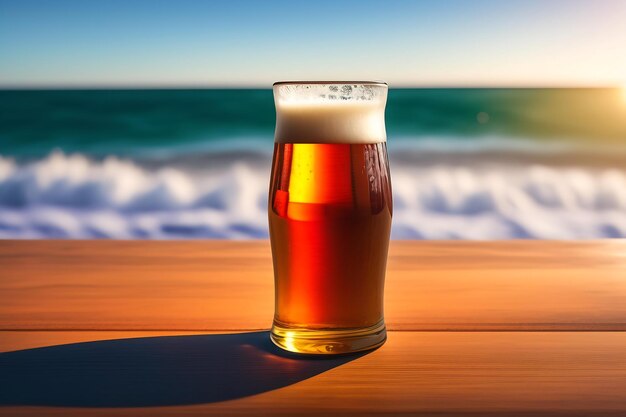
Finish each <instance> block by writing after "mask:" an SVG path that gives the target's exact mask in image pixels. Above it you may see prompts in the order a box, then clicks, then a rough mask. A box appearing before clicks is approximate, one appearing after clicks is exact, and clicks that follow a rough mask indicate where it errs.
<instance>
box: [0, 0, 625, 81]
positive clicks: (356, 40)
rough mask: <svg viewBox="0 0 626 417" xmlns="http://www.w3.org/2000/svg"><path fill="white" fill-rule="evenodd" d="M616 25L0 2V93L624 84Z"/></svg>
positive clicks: (459, 10) (551, 6)
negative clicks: (315, 83)
mask: <svg viewBox="0 0 626 417" xmlns="http://www.w3.org/2000/svg"><path fill="white" fill-rule="evenodd" d="M624 22H626V1H623V0H613V1H612V0H604V1H602V0H599V1H592V0H588V1H578V0H543V1H535V0H527V1H495V0H494V1H480V0H477V1H470V0H466V1H452V0H440V1H436V0H433V1H384V2H383V1H379V2H374V1H354V0H349V1H348V0H346V1H339V0H335V1H325V0H321V1H319V0H318V1H306V2H305V1H301V2H300V1H244V0H231V1H221V2H217V1H209V0H205V1H190V0H177V1H174V0H172V1H158V0H153V1H143V0H125V1H122V0H106V1H102V0H100V1H92V0H82V1H69V0H56V1H32V0H13V1H7V0H0V85H3V86H111V85H120V86H269V85H270V84H271V83H272V82H273V81H276V80H283V79H376V80H385V81H388V82H389V83H390V84H391V85H392V86H393V85H397V86H441V85H445V86H489V85H494V86H551V85H581V86H586V85H590V86H592V85H616V84H617V85H626V24H625V23H624Z"/></svg>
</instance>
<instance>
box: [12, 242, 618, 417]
mask: <svg viewBox="0 0 626 417" xmlns="http://www.w3.org/2000/svg"><path fill="white" fill-rule="evenodd" d="M625 271H626V242H625V241H617V240H615V241H597V242H569V243H566V242H536V241H532V242H526V241H523V242H522V241H520V242H484V243H476V242H472V243H469V242H393V243H392V245H391V249H390V258H389V267H388V276H387V285H386V319H387V323H388V327H389V328H390V329H392V331H390V332H389V340H388V342H387V343H386V344H385V345H384V346H383V347H382V348H380V349H378V350H376V351H374V352H370V353H368V354H365V355H356V356H347V357H340V358H331V359H307V358H302V357H294V356H290V355H286V354H283V353H281V352H279V351H277V350H276V348H274V347H273V346H272V345H271V344H270V343H269V341H268V334H267V331H262V332H258V331H257V332H247V330H250V329H266V328H267V327H269V324H270V321H271V316H272V305H273V282H272V281H273V278H272V270H271V258H270V252H269V246H268V244H267V242H264V241H257V242H213V241H211V242H108V241H91V242H81V241H57V242H53V241H18V242H16V241H0V300H1V302H0V415H2V416H76V415H86V414H88V415H103V416H126V415H137V416H144V415H145V416H148V415H149V416H153V415H157V416H158V415H168V416H178V415H181V416H185V415H186V416H195V415H216V416H228V415H284V416H292V415H340V416H342V415H343V416H356V415H358V416H370V415H371V416H374V415H376V416H379V415H385V416H386V415H403V416H406V415H417V416H431V415H436V416H439V417H441V416H459V415H462V416H495V415H506V416H534V415H550V416H590V415H592V416H623V415H626V395H624V393H625V392H626V332H622V331H615V330H626V272H625ZM29 329H30V330H29ZM37 329H38V330H37ZM185 329H187V330H189V331H183V330H185ZM201 330H202V331H201ZM223 330H229V333H223V332H220V331H223ZM606 330H612V331H606ZM84 342H86V343H84Z"/></svg>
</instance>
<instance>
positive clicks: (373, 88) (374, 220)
mask: <svg viewBox="0 0 626 417" xmlns="http://www.w3.org/2000/svg"><path fill="white" fill-rule="evenodd" d="M274 99H275V104H276V132H275V145H274V158H273V165H272V174H271V183H270V195H269V225H270V238H271V245H272V255H273V262H274V277H275V314H274V322H273V326H272V331H271V339H272V341H273V342H274V343H275V344H276V345H278V346H279V347H281V348H283V349H286V350H289V351H292V352H299V353H313V354H335V353H347V352H354V351H360V350H366V349H372V348H375V347H377V346H380V345H382V344H383V343H384V342H385V339H386V331H385V322H384V317H383V291H384V282H385V268H386V262H387V249H388V246H389V233H390V228H391V216H392V200H391V181H390V177H389V167H388V161H387V147H386V132H385V118H384V116H385V105H386V101H387V85H386V84H384V83H376V82H285V83H276V84H274Z"/></svg>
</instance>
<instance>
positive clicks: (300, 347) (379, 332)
mask: <svg viewBox="0 0 626 417" xmlns="http://www.w3.org/2000/svg"><path fill="white" fill-rule="evenodd" d="M270 338H271V339H272V342H274V344H275V345H276V346H278V347H279V348H281V349H284V350H287V351H289V352H295V353H306V354H315V355H336V354H342V353H351V352H359V351H362V350H369V349H374V348H377V347H379V346H381V345H382V344H383V343H385V340H387V331H386V330H385V321H384V320H381V321H379V322H378V323H376V324H375V325H373V326H370V327H362V328H353V329H344V330H325V329H323V330H313V329H305V328H301V327H287V326H284V325H281V324H279V323H277V322H276V321H274V325H273V326H272V331H271V333H270Z"/></svg>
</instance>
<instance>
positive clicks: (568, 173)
mask: <svg viewBox="0 0 626 417" xmlns="http://www.w3.org/2000/svg"><path fill="white" fill-rule="evenodd" d="M393 159H394V157H393V155H392V167H391V168H392V180H393V193H394V204H395V207H394V219H393V229H392V237H394V238H402V239H405V238H406V239H510V238H548V239H570V238H576V239H586V238H606V237H626V171H625V170H623V169H618V168H598V167H595V168H581V167H568V166H545V165H522V164H519V165H511V164H509V163H507V164H476V163H471V164H467V165H454V166H453V165H449V164H437V163H431V164H428V165H418V166H416V165H415V164H405V163H395V164H394V163H393V162H394V161H393ZM263 160H264V161H266V163H265V164H258V163H257V164H252V163H249V162H242V161H241V160H238V159H237V158H234V159H233V160H232V164H231V165H230V168H228V169H226V170H215V171H211V170H205V171H191V170H188V169H177V168H173V167H170V166H162V167H160V168H153V169H148V168H146V167H144V166H142V165H139V164H137V163H136V162H133V161H130V160H121V159H117V158H107V159H105V160H102V161H94V160H90V159H88V158H86V157H84V156H82V155H66V154H63V153H53V154H51V155H49V156H48V157H47V158H45V159H42V160H38V161H34V162H29V163H16V162H14V161H13V160H11V159H10V158H3V157H1V156H0V237H3V238H47V237H65V238H92V237H98V238H99V237H107V238H130V239H132V238H157V239H168V238H263V237H267V235H268V233H267V209H266V205H267V190H268V186H267V184H268V180H269V158H268V157H267V156H266V157H264V159H263Z"/></svg>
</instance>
